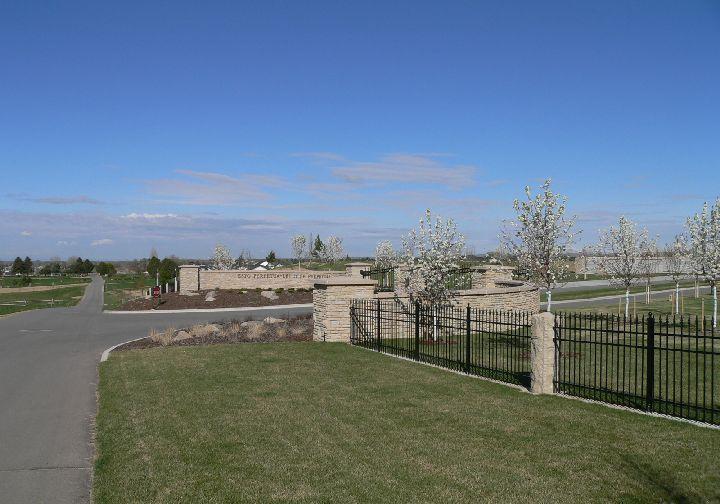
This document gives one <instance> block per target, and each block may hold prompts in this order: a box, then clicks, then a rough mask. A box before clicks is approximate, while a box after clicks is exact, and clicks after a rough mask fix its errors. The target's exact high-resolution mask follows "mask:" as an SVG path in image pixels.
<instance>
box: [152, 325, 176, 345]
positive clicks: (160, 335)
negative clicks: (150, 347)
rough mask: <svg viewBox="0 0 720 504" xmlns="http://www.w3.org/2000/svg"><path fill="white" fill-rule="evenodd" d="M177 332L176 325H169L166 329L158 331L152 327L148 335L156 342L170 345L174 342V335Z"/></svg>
mask: <svg viewBox="0 0 720 504" xmlns="http://www.w3.org/2000/svg"><path fill="white" fill-rule="evenodd" d="M174 334H175V328H174V327H168V328H167V329H165V330H164V331H158V330H157V329H151V330H150V334H149V335H148V337H149V338H150V340H151V341H154V342H155V343H160V344H161V345H162V346H168V345H169V344H170V343H172V339H173V335H174Z"/></svg>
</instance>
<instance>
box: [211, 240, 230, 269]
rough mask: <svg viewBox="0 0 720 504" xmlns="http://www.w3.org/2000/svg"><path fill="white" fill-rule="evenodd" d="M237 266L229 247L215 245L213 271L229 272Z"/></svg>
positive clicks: (219, 244)
mask: <svg viewBox="0 0 720 504" xmlns="http://www.w3.org/2000/svg"><path fill="white" fill-rule="evenodd" d="M234 264H235V260H234V259H233V256H232V254H230V250H228V248H227V247H225V246H224V245H222V244H221V243H218V244H217V245H215V254H214V255H213V258H212V269H216V270H229V269H232V267H233V265H234Z"/></svg>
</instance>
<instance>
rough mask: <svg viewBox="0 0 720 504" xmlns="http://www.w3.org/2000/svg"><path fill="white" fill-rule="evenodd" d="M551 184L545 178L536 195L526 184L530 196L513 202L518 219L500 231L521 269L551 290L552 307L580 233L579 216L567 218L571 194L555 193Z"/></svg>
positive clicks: (505, 245) (531, 278) (507, 223)
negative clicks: (569, 255)
mask: <svg viewBox="0 0 720 504" xmlns="http://www.w3.org/2000/svg"><path fill="white" fill-rule="evenodd" d="M550 183H551V181H550V179H547V180H545V182H543V184H542V185H541V186H540V190H541V191H540V193H539V194H537V195H536V196H535V197H533V195H532V191H531V189H530V187H529V186H526V187H525V195H526V198H527V199H526V200H525V201H521V200H518V199H516V200H515V202H514V203H513V207H514V209H515V212H516V213H517V220H513V221H506V222H505V226H504V227H503V229H502V231H501V234H500V241H501V243H502V245H503V248H504V249H505V250H506V251H507V252H508V253H509V254H510V255H512V256H515V257H516V258H517V261H518V271H519V272H521V273H522V274H524V275H526V276H527V277H528V279H529V280H530V281H531V282H533V283H534V284H535V285H537V286H538V287H542V288H544V289H545V290H546V291H547V293H548V310H549V309H550V303H551V300H552V298H551V295H552V289H553V288H554V287H556V286H557V285H558V284H559V283H562V282H563V281H564V280H565V279H566V278H567V276H568V274H569V272H570V264H569V261H568V260H567V253H568V251H569V249H570V247H572V245H573V243H574V241H575V237H576V235H577V233H576V232H574V231H573V227H574V226H575V217H574V216H573V217H570V218H566V217H565V213H566V210H567V208H566V203H567V197H565V196H562V195H560V194H555V193H553V192H552V190H551V189H550Z"/></svg>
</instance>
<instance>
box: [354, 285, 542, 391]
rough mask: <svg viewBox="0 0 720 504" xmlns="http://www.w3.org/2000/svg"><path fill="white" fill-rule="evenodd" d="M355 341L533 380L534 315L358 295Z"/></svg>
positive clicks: (521, 381) (477, 371) (522, 381)
mask: <svg viewBox="0 0 720 504" xmlns="http://www.w3.org/2000/svg"><path fill="white" fill-rule="evenodd" d="M350 316H351V336H350V340H351V343H352V344H353V345H357V346H362V347H365V348H370V349H373V350H376V351H379V352H383V353H388V354H391V355H397V356H401V357H405V358H408V359H412V360H416V361H419V362H426V363H430V364H434V365H437V366H442V367H446V368H449V369H454V370H457V371H462V372H465V373H469V374H473V375H478V376H483V377H487V378H492V379H495V380H499V381H504V382H508V383H514V384H518V385H523V386H529V384H530V325H531V314H530V313H528V312H513V311H500V310H480V309H475V308H470V307H454V306H444V307H431V306H421V305H419V304H413V305H409V306H408V305H405V304H403V303H402V302H401V301H399V300H394V299H393V300H363V299H360V300H355V301H353V303H352V305H351V308H350Z"/></svg>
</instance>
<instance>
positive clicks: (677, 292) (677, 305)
mask: <svg viewBox="0 0 720 504" xmlns="http://www.w3.org/2000/svg"><path fill="white" fill-rule="evenodd" d="M679 308H680V282H679V281H677V280H676V281H675V315H677V314H678V313H679Z"/></svg>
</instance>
